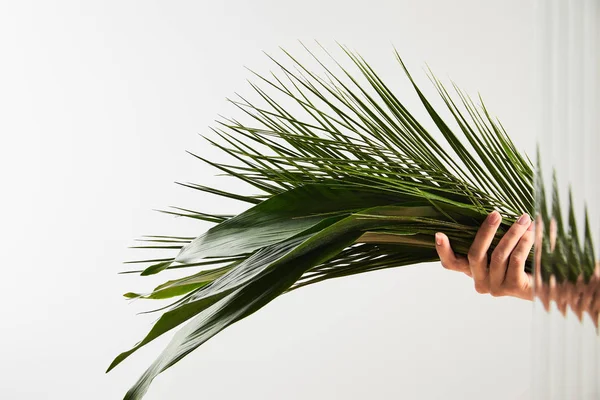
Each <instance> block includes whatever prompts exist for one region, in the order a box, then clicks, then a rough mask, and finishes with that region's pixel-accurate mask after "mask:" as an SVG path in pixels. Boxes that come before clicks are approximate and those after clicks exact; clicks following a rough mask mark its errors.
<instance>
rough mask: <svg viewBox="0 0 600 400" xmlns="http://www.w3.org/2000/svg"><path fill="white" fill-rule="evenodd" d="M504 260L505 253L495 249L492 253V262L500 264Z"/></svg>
mask: <svg viewBox="0 0 600 400" xmlns="http://www.w3.org/2000/svg"><path fill="white" fill-rule="evenodd" d="M505 260H506V252H505V251H504V250H502V249H496V250H494V252H493V253H492V261H493V262H496V263H502V262H504V261H505Z"/></svg>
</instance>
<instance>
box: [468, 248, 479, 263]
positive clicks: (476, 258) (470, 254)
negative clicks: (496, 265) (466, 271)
mask: <svg viewBox="0 0 600 400" xmlns="http://www.w3.org/2000/svg"><path fill="white" fill-rule="evenodd" d="M467 260H469V263H474V262H477V261H480V260H481V256H480V255H479V254H477V253H476V252H475V251H473V250H469V252H468V253H467Z"/></svg>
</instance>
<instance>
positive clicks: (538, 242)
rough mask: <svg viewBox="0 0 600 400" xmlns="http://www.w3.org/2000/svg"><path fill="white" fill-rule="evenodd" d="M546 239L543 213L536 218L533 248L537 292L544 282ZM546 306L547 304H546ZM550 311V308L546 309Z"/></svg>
mask: <svg viewBox="0 0 600 400" xmlns="http://www.w3.org/2000/svg"><path fill="white" fill-rule="evenodd" d="M543 240H544V221H543V220H542V217H541V215H539V214H538V216H537V217H536V218H535V245H534V248H533V253H534V262H533V264H534V265H533V268H534V272H533V275H534V278H535V290H536V292H537V291H538V288H539V290H542V289H543V287H544V283H543V281H542V242H543ZM544 306H545V305H544ZM546 311H548V309H546Z"/></svg>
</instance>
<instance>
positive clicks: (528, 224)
mask: <svg viewBox="0 0 600 400" xmlns="http://www.w3.org/2000/svg"><path fill="white" fill-rule="evenodd" d="M501 222H502V217H501V216H500V214H499V213H498V212H497V211H493V212H492V213H490V214H489V215H488V217H487V218H486V220H485V221H484V222H483V224H481V227H480V228H479V230H478V231H477V235H476V236H475V240H474V241H473V244H472V245H471V247H470V249H469V252H468V255H467V257H464V256H461V255H456V254H454V251H452V247H451V245H450V241H449V240H448V237H447V236H446V235H444V234H443V233H441V232H438V233H436V234H435V243H436V246H435V247H436V250H437V253H438V255H439V257H440V261H441V262H442V265H443V266H444V268H446V269H449V270H452V271H459V272H463V273H465V274H467V275H468V276H470V277H472V278H473V282H474V284H475V290H476V291H477V292H478V293H489V294H491V295H492V296H495V297H497V296H513V297H518V298H520V299H526V300H533V277H532V276H531V274H528V273H526V272H525V261H526V260H527V257H528V255H529V252H530V251H531V248H532V247H533V244H534V241H535V232H534V229H533V227H534V224H533V222H532V221H531V218H530V217H529V215H527V214H523V215H522V216H521V217H519V219H517V221H516V222H515V223H514V224H513V225H512V226H511V227H510V229H509V230H508V231H507V232H506V233H505V234H504V236H503V237H502V239H500V242H499V243H498V245H497V246H496V248H495V249H494V251H493V252H492V254H491V256H490V257H489V259H488V255H487V253H488V250H489V248H490V245H491V244H492V241H493V239H494V236H495V234H496V231H497V230H498V227H499V226H500V223H501Z"/></svg>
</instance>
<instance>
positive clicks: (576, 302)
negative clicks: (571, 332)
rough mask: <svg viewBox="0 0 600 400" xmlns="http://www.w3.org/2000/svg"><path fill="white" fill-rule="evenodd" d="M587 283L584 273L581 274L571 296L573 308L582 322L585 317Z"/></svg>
mask: <svg viewBox="0 0 600 400" xmlns="http://www.w3.org/2000/svg"><path fill="white" fill-rule="evenodd" d="M585 289H586V284H585V281H584V280H583V274H579V276H578V277H577V282H576V283H575V285H574V287H573V293H572V297H571V310H572V311H573V313H574V314H575V315H576V316H577V319H579V322H581V319H582V317H583V296H584V294H585Z"/></svg>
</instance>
